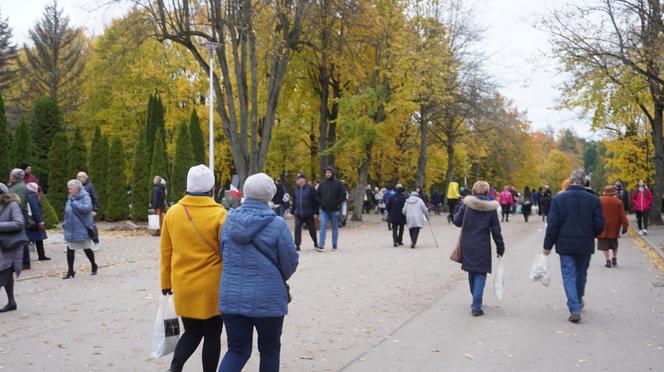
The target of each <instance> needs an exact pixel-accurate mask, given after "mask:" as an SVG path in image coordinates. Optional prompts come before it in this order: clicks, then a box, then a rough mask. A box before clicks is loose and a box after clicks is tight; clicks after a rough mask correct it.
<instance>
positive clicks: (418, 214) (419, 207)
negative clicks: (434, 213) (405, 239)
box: [401, 191, 429, 248]
mask: <svg viewBox="0 0 664 372" xmlns="http://www.w3.org/2000/svg"><path fill="white" fill-rule="evenodd" d="M401 212H402V213H403V214H404V215H405V216H406V225H408V234H409V235H410V247H411V248H415V245H416V244H417V237H418V236H419V235H420V230H421V229H422V227H423V226H424V222H425V221H426V219H427V218H428V217H429V209H428V208H427V206H426V204H424V201H423V200H422V199H421V198H420V197H419V195H418V193H417V191H413V192H411V193H410V196H409V197H408V199H406V203H405V204H404V207H403V209H402V211H401Z"/></svg>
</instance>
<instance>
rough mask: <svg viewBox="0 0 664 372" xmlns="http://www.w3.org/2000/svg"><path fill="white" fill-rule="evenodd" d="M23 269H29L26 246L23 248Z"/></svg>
mask: <svg viewBox="0 0 664 372" xmlns="http://www.w3.org/2000/svg"><path fill="white" fill-rule="evenodd" d="M23 267H30V248H29V245H27V244H26V245H24V246H23Z"/></svg>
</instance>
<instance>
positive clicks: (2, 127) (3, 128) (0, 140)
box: [0, 22, 15, 177]
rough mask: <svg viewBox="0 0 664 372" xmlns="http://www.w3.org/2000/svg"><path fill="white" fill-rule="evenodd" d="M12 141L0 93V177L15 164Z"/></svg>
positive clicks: (0, 28)
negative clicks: (12, 159) (12, 156)
mask: <svg viewBox="0 0 664 372" xmlns="http://www.w3.org/2000/svg"><path fill="white" fill-rule="evenodd" d="M0 23H1V22H0ZM1 26H2V25H1V24H0V43H1V42H2V36H1V35H2V33H1V30H2V27H1ZM0 48H1V45H0ZM0 53H1V52H0ZM12 142H13V136H12V133H11V132H10V131H9V126H8V125H7V116H6V115H5V101H4V100H3V99H2V95H0V177H5V176H6V175H8V174H9V172H10V171H11V169H12V167H13V166H15V164H12V161H11V156H10V153H11V152H10V149H11V146H12Z"/></svg>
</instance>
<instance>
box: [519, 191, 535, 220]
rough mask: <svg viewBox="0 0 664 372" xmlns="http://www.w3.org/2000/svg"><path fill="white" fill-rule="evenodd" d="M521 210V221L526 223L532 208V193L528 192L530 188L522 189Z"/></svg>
mask: <svg viewBox="0 0 664 372" xmlns="http://www.w3.org/2000/svg"><path fill="white" fill-rule="evenodd" d="M521 198H522V201H521V210H522V212H523V219H524V220H525V221H526V222H528V218H529V217H530V213H531V211H532V207H533V193H532V192H531V191H530V187H528V186H526V187H524V189H523V195H521Z"/></svg>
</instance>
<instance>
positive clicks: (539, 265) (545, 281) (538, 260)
mask: <svg viewBox="0 0 664 372" xmlns="http://www.w3.org/2000/svg"><path fill="white" fill-rule="evenodd" d="M546 263H547V257H546V256H545V255H543V254H538V255H537V256H535V260H534V261H533V266H532V267H531V268H530V279H531V280H533V281H535V282H536V281H539V282H540V283H542V285H543V286H545V287H548V286H549V284H550V283H551V273H549V270H548V269H547V267H546Z"/></svg>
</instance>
